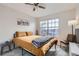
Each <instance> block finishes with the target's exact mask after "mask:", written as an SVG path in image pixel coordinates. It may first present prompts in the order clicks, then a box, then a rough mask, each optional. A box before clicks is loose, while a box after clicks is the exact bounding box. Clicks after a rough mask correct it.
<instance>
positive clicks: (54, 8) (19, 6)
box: [3, 3, 76, 17]
mask: <svg viewBox="0 0 79 59" xmlns="http://www.w3.org/2000/svg"><path fill="white" fill-rule="evenodd" d="M3 5H5V6H8V7H10V8H13V9H15V10H18V11H20V12H23V13H26V14H28V15H30V16H33V17H43V16H46V15H50V14H53V13H58V12H61V11H65V10H69V9H73V8H75V6H76V4H73V3H69V4H68V3H40V5H43V6H45V7H46V9H40V8H38V10H36V11H33V6H31V5H25V4H24V3H6V4H3Z"/></svg>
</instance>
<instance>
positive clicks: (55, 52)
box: [2, 46, 69, 56]
mask: <svg viewBox="0 0 79 59" xmlns="http://www.w3.org/2000/svg"><path fill="white" fill-rule="evenodd" d="M21 54H22V50H21V49H20V48H16V49H13V50H12V51H9V52H6V53H4V54H3V55H2V56H22V55H21ZM68 55H69V53H68V48H67V47H66V48H64V47H62V48H60V46H57V49H56V50H55V48H54V46H53V47H52V48H51V49H50V50H49V51H48V53H47V54H46V56H68ZM24 56H33V55H32V54H30V53H28V52H25V54H24Z"/></svg>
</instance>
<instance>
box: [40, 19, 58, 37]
mask: <svg viewBox="0 0 79 59" xmlns="http://www.w3.org/2000/svg"><path fill="white" fill-rule="evenodd" d="M58 30H59V19H51V20H44V21H40V34H41V35H52V36H57V35H58V32H59V31H58Z"/></svg>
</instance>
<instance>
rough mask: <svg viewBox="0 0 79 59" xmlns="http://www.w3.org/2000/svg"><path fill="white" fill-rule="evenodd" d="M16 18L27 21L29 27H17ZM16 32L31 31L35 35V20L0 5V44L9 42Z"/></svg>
mask: <svg viewBox="0 0 79 59" xmlns="http://www.w3.org/2000/svg"><path fill="white" fill-rule="evenodd" d="M18 18H21V19H27V20H28V21H29V23H30V25H29V26H20V25H17V20H18ZM16 31H32V32H33V33H35V19H34V18H33V17H31V16H28V15H26V14H23V13H21V12H18V11H15V10H13V9H11V8H9V7H6V6H2V5H1V4H0V43H1V42H4V41H7V40H10V39H12V37H13V33H14V32H16Z"/></svg>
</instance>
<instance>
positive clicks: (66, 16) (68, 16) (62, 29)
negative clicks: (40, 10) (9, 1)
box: [37, 9, 76, 40]
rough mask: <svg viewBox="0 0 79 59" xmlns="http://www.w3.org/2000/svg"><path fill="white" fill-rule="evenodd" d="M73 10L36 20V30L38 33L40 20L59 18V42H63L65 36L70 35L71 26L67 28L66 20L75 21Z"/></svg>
mask: <svg viewBox="0 0 79 59" xmlns="http://www.w3.org/2000/svg"><path fill="white" fill-rule="evenodd" d="M75 15H76V14H75V9H72V10H67V11H63V12H60V13H56V14H52V15H48V16H45V17H41V18H37V19H38V22H37V25H38V26H37V28H38V31H40V30H39V29H40V27H39V22H40V20H48V19H54V18H59V20H60V21H59V36H58V37H59V39H60V40H65V39H66V38H67V34H68V33H71V26H68V20H73V19H75Z"/></svg>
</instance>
